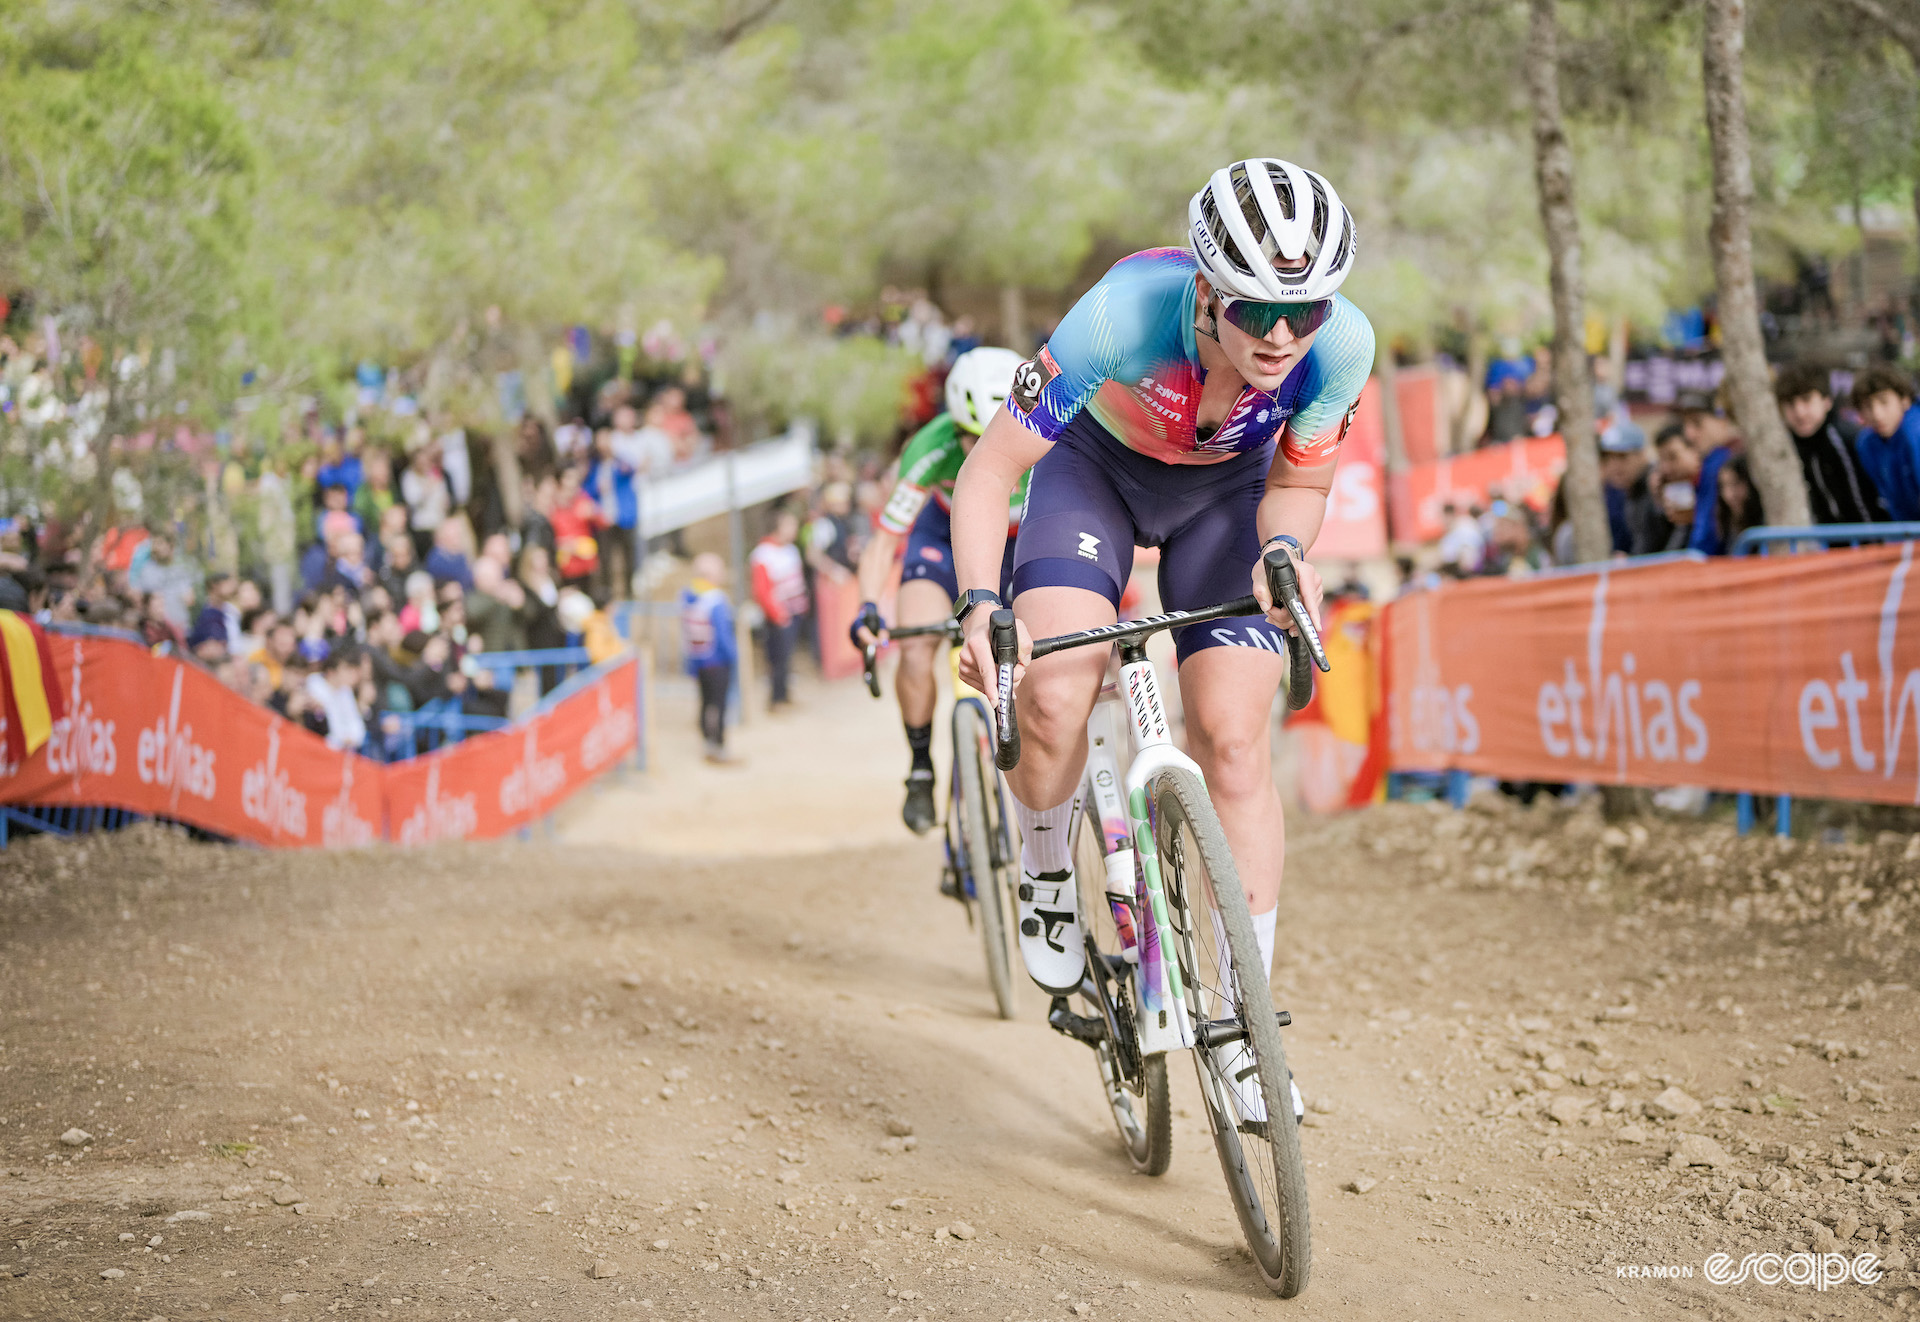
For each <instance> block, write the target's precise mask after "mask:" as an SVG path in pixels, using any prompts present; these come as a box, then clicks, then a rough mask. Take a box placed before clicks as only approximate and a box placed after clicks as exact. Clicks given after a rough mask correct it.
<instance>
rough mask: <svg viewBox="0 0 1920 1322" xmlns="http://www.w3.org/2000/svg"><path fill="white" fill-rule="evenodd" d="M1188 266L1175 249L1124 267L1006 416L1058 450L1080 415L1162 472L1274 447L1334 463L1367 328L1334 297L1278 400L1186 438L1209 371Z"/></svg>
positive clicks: (1250, 403) (1023, 378)
mask: <svg viewBox="0 0 1920 1322" xmlns="http://www.w3.org/2000/svg"><path fill="white" fill-rule="evenodd" d="M1194 274H1195V271H1194V265H1193V258H1192V257H1191V256H1190V255H1189V254H1188V253H1187V251H1186V249H1184V248H1149V249H1147V250H1146V251H1145V252H1137V253H1135V254H1134V255H1133V256H1131V257H1125V258H1122V259H1121V260H1120V261H1118V262H1116V263H1114V265H1113V268H1112V269H1111V270H1109V271H1108V272H1107V273H1106V274H1105V275H1104V276H1102V277H1101V278H1100V282H1099V283H1098V284H1096V285H1095V286H1094V287H1093V288H1092V289H1089V290H1088V291H1087V292H1086V293H1085V294H1084V295H1083V296H1082V297H1081V299H1080V301H1079V302H1077V303H1075V304H1074V305H1073V308H1072V310H1071V311H1069V312H1068V313H1067V315H1066V316H1065V317H1063V318H1061V321H1060V325H1059V326H1058V327H1057V328H1055V330H1054V332H1053V334H1052V335H1051V336H1049V337H1048V338H1047V343H1046V347H1045V348H1043V349H1041V351H1040V352H1039V354H1037V355H1036V356H1035V357H1034V358H1033V359H1032V360H1031V361H1029V362H1027V363H1026V364H1024V365H1022V367H1021V369H1020V373H1019V375H1018V376H1017V377H1016V378H1015V381H1014V388H1013V394H1012V395H1011V396H1010V397H1009V398H1008V400H1007V406H1008V407H1009V408H1010V409H1011V410H1012V411H1013V415H1014V417H1016V418H1018V419H1019V420H1020V421H1021V422H1022V423H1024V424H1025V425H1026V426H1027V427H1028V428H1029V429H1030V430H1032V431H1033V432H1035V433H1036V434H1037V435H1039V436H1040V437H1042V438H1043V439H1045V440H1048V441H1053V440H1057V439H1058V438H1059V436H1060V434H1061V433H1062V432H1064V431H1065V430H1066V428H1067V425H1068V424H1069V423H1071V422H1072V421H1073V420H1074V419H1075V418H1076V417H1078V416H1079V414H1080V413H1081V412H1082V411H1083V410H1084V411H1086V412H1088V413H1090V414H1091V415H1092V417H1093V419H1094V420H1095V421H1097V422H1098V423H1100V425H1101V426H1102V427H1104V428H1106V430H1107V431H1109V432H1111V433H1112V434H1113V435H1114V436H1115V437H1116V438H1118V439H1119V440H1120V441H1121V443H1123V444H1124V445H1126V446H1127V448H1129V449H1131V450H1134V451H1136V452H1138V453H1139V454H1142V455H1144V456H1146V457H1148V458H1151V459H1157V460H1159V461H1160V462H1162V463H1168V464H1212V463H1218V462H1219V461H1221V460H1223V459H1226V458H1228V457H1229V456H1231V455H1234V454H1238V453H1241V452H1243V451H1247V450H1257V449H1260V448H1262V447H1264V446H1266V445H1267V444H1268V443H1269V442H1271V441H1273V440H1274V439H1275V438H1276V437H1280V436H1282V434H1283V432H1284V441H1283V444H1282V453H1283V454H1285V455H1286V457H1287V459H1288V460H1289V461H1291V462H1293V463H1295V464H1317V463H1322V462H1324V461H1326V460H1328V459H1331V458H1332V457H1333V454H1334V452H1335V451H1336V450H1337V449H1339V447H1340V441H1341V439H1342V438H1343V437H1344V436H1345V435H1346V427H1347V422H1348V420H1349V419H1350V418H1351V416H1352V413H1353V407H1354V405H1355V403H1356V402H1357V401H1358V400H1359V398H1360V390H1361V388H1362V387H1363V386H1365V385H1366V382H1367V374H1368V373H1369V372H1371V371H1372V370H1373V327H1372V325H1371V324H1369V323H1368V321H1367V319H1366V316H1365V315H1364V314H1363V313H1362V312H1361V311H1360V309H1359V308H1356V307H1355V306H1354V305H1353V304H1351V303H1349V302H1348V301H1347V300H1346V299H1344V298H1341V297H1340V296H1338V295H1335V296H1334V311H1333V315H1332V316H1331V317H1330V318H1328V320H1327V322H1326V324H1325V325H1323V326H1322V327H1321V328H1320V331H1319V335H1318V337H1317V338H1316V339H1315V340H1314V342H1313V348H1312V349H1310V350H1308V352H1307V356H1306V357H1305V358H1303V359H1302V360H1301V361H1300V362H1299V363H1298V364H1297V365H1296V366H1295V367H1294V369H1293V371H1292V372H1290V373H1289V374H1288V375H1287V378H1286V380H1285V381H1283V382H1281V383H1280V387H1279V388H1278V389H1277V390H1271V391H1265V390H1255V389H1253V388H1252V387H1251V386H1249V387H1247V388H1245V389H1243V390H1242V391H1241V392H1240V398H1239V399H1237V400H1236V401H1234V405H1233V407H1232V408H1231V409H1230V410H1229V411H1228V413H1227V416H1226V418H1225V420H1224V421H1223V422H1222V423H1221V425H1220V428H1219V430H1218V431H1216V432H1214V433H1213V435H1211V436H1208V437H1207V438H1205V439H1204V440H1202V439H1201V438H1200V436H1199V435H1198V433H1197V431H1196V429H1195V425H1194V423H1195V416H1196V414H1197V413H1198V411H1199V407H1200V387H1201V385H1202V383H1203V382H1204V381H1205V379H1206V371H1205V369H1204V368H1202V367H1201V365H1200V351H1199V349H1198V347H1197V346H1196V343H1195V338H1194V334H1195V332H1194V329H1193V322H1194Z"/></svg>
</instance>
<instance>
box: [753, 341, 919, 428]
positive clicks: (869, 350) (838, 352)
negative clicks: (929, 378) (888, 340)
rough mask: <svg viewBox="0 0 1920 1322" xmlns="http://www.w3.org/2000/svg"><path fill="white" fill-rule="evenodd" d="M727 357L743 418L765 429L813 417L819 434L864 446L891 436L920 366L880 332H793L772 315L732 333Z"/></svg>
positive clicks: (910, 354) (917, 361) (913, 357)
mask: <svg viewBox="0 0 1920 1322" xmlns="http://www.w3.org/2000/svg"><path fill="white" fill-rule="evenodd" d="M725 365H726V382H727V387H728V390H729V391H730V392H732V393H733V394H734V395H735V396H736V397H738V398H740V399H741V400H743V401H748V403H747V404H746V407H747V408H748V409H749V410H750V413H749V416H748V417H747V418H746V419H745V421H747V422H748V423H749V424H751V423H753V422H758V423H759V424H760V428H759V429H764V430H768V431H771V430H775V429H778V428H781V427H784V426H785V425H786V424H787V423H789V422H793V421H797V420H801V419H812V420H814V421H817V422H818V423H819V424H820V426H821V428H822V432H823V435H822V438H821V439H822V440H823V441H826V442H839V441H845V442H848V443H851V444H856V445H864V446H870V447H871V446H878V445H882V444H884V443H886V442H888V441H890V440H891V439H892V438H893V435H894V432H895V429H896V428H897V427H898V426H899V422H900V409H901V405H902V404H903V403H904V402H905V400H906V395H907V385H908V382H909V381H910V380H911V379H912V378H913V377H914V376H916V375H918V374H919V373H920V372H921V371H922V370H923V368H922V365H921V363H920V360H919V358H918V357H917V356H915V355H914V354H912V353H909V352H907V351H906V350H904V349H897V348H894V347H892V346H890V345H887V344H884V343H882V342H881V341H879V340H874V339H869V338H866V337H864V336H858V337H853V338H848V339H830V338H825V337H820V336H807V335H799V334H796V333H794V330H793V328H792V327H791V326H790V325H787V324H783V323H781V322H780V321H778V320H776V319H763V320H762V322H761V323H759V324H756V325H755V326H754V327H752V328H751V329H750V330H748V331H746V332H745V333H744V334H742V335H740V336H738V337H736V338H735V339H734V340H733V341H732V342H731V343H730V344H729V345H728V347H727V355H726V360H725ZM759 429H756V430H759Z"/></svg>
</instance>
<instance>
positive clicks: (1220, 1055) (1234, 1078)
mask: <svg viewBox="0 0 1920 1322" xmlns="http://www.w3.org/2000/svg"><path fill="white" fill-rule="evenodd" d="M1213 1060H1214V1065H1215V1067H1216V1068H1218V1070H1219V1071H1220V1076H1221V1078H1222V1079H1223V1080H1224V1081H1225V1082H1226V1085H1227V1093H1228V1095H1229V1096H1231V1097H1232V1098H1233V1109H1234V1112H1235V1113H1236V1114H1237V1115H1238V1116H1239V1118H1240V1123H1241V1125H1242V1126H1243V1127H1246V1126H1260V1125H1265V1124H1266V1122H1267V1099H1266V1098H1265V1097H1263V1096H1261V1093H1260V1076H1259V1074H1258V1073H1257V1072H1256V1071H1255V1069H1254V1065H1253V1053H1252V1052H1250V1051H1248V1050H1247V1044H1246V1043H1245V1042H1229V1043H1227V1044H1226V1045H1225V1046H1221V1047H1215V1048H1214V1049H1213ZM1287 1091H1288V1092H1289V1093H1291V1094H1292V1096H1293V1122H1294V1123H1295V1124H1296V1125H1297V1124H1299V1123H1300V1121H1301V1120H1302V1119H1303V1118H1304V1117H1305V1116H1306V1114H1307V1104H1306V1101H1305V1100H1304V1099H1303V1098H1302V1097H1301V1096H1300V1085H1299V1084H1297V1083H1295V1082H1294V1081H1293V1071H1292V1070H1288V1071H1287Z"/></svg>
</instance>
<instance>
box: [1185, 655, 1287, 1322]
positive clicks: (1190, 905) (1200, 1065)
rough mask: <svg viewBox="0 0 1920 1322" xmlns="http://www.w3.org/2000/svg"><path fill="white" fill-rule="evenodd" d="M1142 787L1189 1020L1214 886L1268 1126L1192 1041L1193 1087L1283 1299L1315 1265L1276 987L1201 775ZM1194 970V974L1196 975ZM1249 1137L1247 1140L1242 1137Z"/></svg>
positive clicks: (1256, 1248)
mask: <svg viewBox="0 0 1920 1322" xmlns="http://www.w3.org/2000/svg"><path fill="white" fill-rule="evenodd" d="M1302 650H1304V649H1302ZM1148 794H1149V799H1150V801H1151V802H1152V803H1153V804H1154V805H1155V807H1156V813H1155V822H1154V836H1155V841H1156V843H1157V845H1158V847H1159V852H1160V863H1161V870H1162V878H1163V880H1164V881H1165V883H1166V889H1167V892H1168V899H1169V902H1170V908H1171V907H1173V906H1174V905H1177V906H1178V907H1179V908H1180V909H1181V910H1182V912H1181V913H1179V914H1177V915H1170V916H1171V917H1172V919H1173V922H1174V924H1175V926H1176V927H1179V928H1181V929H1182V931H1181V946H1182V951H1181V956H1182V963H1183V965H1186V966H1187V967H1185V968H1183V970H1182V972H1183V973H1184V974H1186V975H1188V976H1187V979H1186V991H1187V1006H1188V1011H1189V1013H1191V1014H1192V1015H1193V1017H1194V1021H1195V1025H1196V1027H1197V1026H1198V1025H1199V1024H1201V1023H1204V1022H1206V1021H1207V1019H1208V1016H1209V1015H1210V1014H1211V1013H1212V1012H1213V1007H1212V1005H1211V1004H1210V1002H1211V1000H1212V994H1211V993H1210V992H1208V991H1207V990H1206V986H1207V984H1209V983H1211V982H1213V981H1215V980H1217V978H1218V976H1219V974H1218V970H1217V969H1213V968H1208V969H1197V968H1194V967H1192V966H1193V965H1195V964H1197V963H1199V962H1200V961H1202V960H1204V959H1205V958H1206V955H1205V953H1204V952H1203V950H1202V942H1201V941H1200V940H1199V939H1198V934H1199V931H1200V930H1202V929H1201V925H1202V924H1204V925H1205V928H1204V930H1205V932H1206V933H1207V936H1208V938H1209V940H1210V939H1211V936H1212V930H1213V927H1212V924H1213V920H1212V918H1211V917H1210V916H1209V915H1208V912H1207V909H1208V907H1209V906H1208V902H1207V891H1208V890H1211V891H1212V892H1213V896H1214V902H1215V904H1217V906H1218V909H1219V913H1220V920H1221V926H1222V928H1224V929H1225V932H1226V938H1227V949H1228V951H1229V953H1230V956H1231V960H1232V965H1233V978H1234V982H1235V984H1236V987H1235V1004H1236V1006H1237V1008H1238V1011H1239V1013H1238V1016H1237V1017H1238V1018H1239V1019H1240V1021H1241V1023H1242V1025H1243V1026H1244V1027H1245V1029H1246V1032H1247V1036H1248V1039H1249V1042H1250V1045H1251V1048H1252V1054H1253V1059H1254V1065H1255V1068H1256V1077H1257V1078H1258V1079H1259V1082H1260V1091H1261V1095H1262V1097H1263V1098H1264V1099H1265V1102H1266V1111H1267V1115H1268V1117H1269V1123H1268V1124H1267V1125H1266V1126H1265V1129H1266V1134H1265V1135H1264V1136H1262V1135H1260V1134H1258V1133H1254V1132H1248V1133H1245V1134H1243V1132H1242V1130H1241V1128H1240V1126H1239V1122H1238V1116H1237V1115H1236V1113H1235V1108H1234V1104H1233V1099H1232V1098H1231V1097H1230V1096H1228V1095H1226V1094H1225V1092H1224V1091H1223V1090H1222V1088H1221V1085H1219V1084H1218V1082H1217V1081H1216V1080H1215V1079H1214V1078H1213V1077H1212V1074H1211V1065H1210V1062H1209V1060H1208V1059H1207V1056H1208V1053H1207V1052H1205V1051H1203V1050H1201V1049H1199V1048H1195V1050H1194V1053H1193V1057H1194V1065H1195V1068H1196V1069H1197V1070H1198V1072H1199V1075H1200V1093H1201V1097H1202V1099H1203V1100H1204V1102H1205V1104H1206V1106H1207V1113H1208V1121H1209V1123H1210V1124H1211V1126H1212V1128H1213V1141H1214V1147H1215V1149H1216V1150H1217V1151H1218V1152H1219V1155H1220V1168H1221V1171H1222V1173H1223V1174H1224V1175H1225V1176H1226V1179H1227V1188H1228V1191H1229V1193H1230V1194H1231V1195H1232V1198H1233V1206H1234V1212H1235V1213H1236V1214H1237V1215H1238V1216H1239V1218H1240V1229H1241V1231H1242V1233H1243V1234H1244V1235H1245V1236H1246V1240H1247V1247H1248V1249H1249V1250H1251V1252H1252V1254H1253V1261H1254V1265H1255V1266H1256V1267H1257V1268H1259V1271H1260V1276H1261V1279H1263V1280H1264V1281H1265V1282H1266V1284H1267V1288H1268V1289H1270V1290H1272V1291H1273V1292H1274V1293H1275V1294H1277V1295H1279V1296H1280V1297H1281V1298H1282V1299H1291V1298H1293V1297H1294V1296H1295V1295H1297V1294H1299V1293H1300V1292H1301V1291H1302V1290H1304V1289H1306V1288H1307V1279H1308V1276H1309V1275H1310V1273H1311V1271H1312V1265H1313V1241H1312V1226H1311V1220H1310V1216H1309V1213H1308V1209H1307V1174H1306V1163H1305V1161H1304V1160H1303V1158H1302V1157H1301V1154H1300V1134H1299V1130H1298V1126H1297V1125H1296V1124H1295V1122H1294V1118H1293V1095H1292V1089H1291V1087H1290V1086H1289V1084H1290V1082H1291V1076H1290V1075H1289V1074H1288V1072H1287V1056H1286V1049H1285V1048H1284V1047H1283V1046H1282V1045H1281V1041H1280V1027H1279V1024H1278V1022H1277V1019H1276V1016H1275V1014H1274V1011H1273V991H1272V988H1271V987H1270V986H1269V985H1268V981H1267V970H1266V968H1265V967H1264V966H1263V965H1262V964H1261V962H1260V947H1259V943H1258V942H1257V941H1256V940H1255V939H1254V935H1253V918H1252V914H1251V913H1250V911H1249V910H1248V908H1247V896H1246V892H1245V891H1244V890H1243V889H1242V888H1241V885H1240V873H1239V870H1238V869H1237V868H1236V867H1235V866H1234V862H1233V854H1232V852H1231V851H1230V850H1229V849H1228V848H1227V837H1226V832H1225V831H1223V830H1222V829H1221V827H1220V819H1219V817H1218V816H1217V815H1216V814H1215V812H1214V810H1213V803H1212V800H1210V799H1209V798H1208V797H1207V791H1206V787H1205V785H1203V784H1202V783H1201V781H1200V778H1199V777H1198V776H1196V775H1194V774H1193V773H1192V772H1191V771H1188V770H1186V769H1184V768H1180V767H1173V768H1168V769H1167V770H1165V771H1162V772H1159V773H1158V774H1156V775H1155V776H1154V777H1153V779H1152V780H1151V781H1150V782H1149V784H1148ZM1182 827H1184V828H1185V829H1186V832H1187V834H1188V836H1189V837H1190V838H1191V841H1192V844H1193V846H1194V849H1193V851H1192V852H1193V853H1194V854H1197V855H1198V857H1197V858H1193V857H1188V856H1187V855H1188V851H1187V848H1186V846H1185V844H1184V843H1183V842H1182V840H1181V830H1182ZM1196 865H1197V866H1196ZM1202 873H1204V878H1205V880H1204V881H1203V880H1202V879H1201V874H1202ZM1195 974H1198V975H1199V976H1198V977H1197V978H1196V977H1195V976H1193V975H1195ZM1249 1007H1251V1012H1249ZM1249 1139H1251V1141H1247V1140H1249ZM1268 1164H1270V1165H1271V1167H1272V1171H1271V1176H1272V1178H1271V1182H1269V1181H1268V1180H1267V1179H1265V1178H1263V1177H1264V1176H1265V1175H1266V1173H1267V1172H1265V1171H1264V1170H1262V1169H1260V1168H1261V1167H1263V1166H1266V1165H1268ZM1263 1193H1264V1196H1263Z"/></svg>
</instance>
